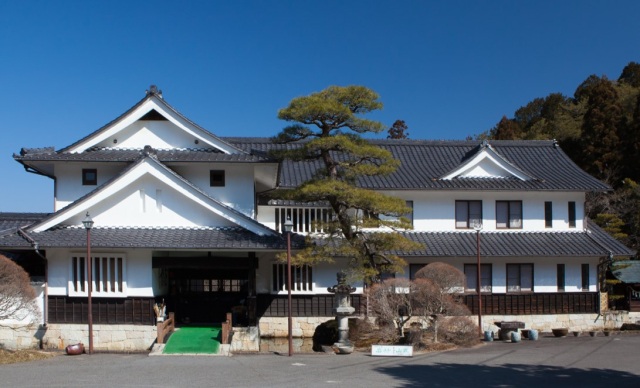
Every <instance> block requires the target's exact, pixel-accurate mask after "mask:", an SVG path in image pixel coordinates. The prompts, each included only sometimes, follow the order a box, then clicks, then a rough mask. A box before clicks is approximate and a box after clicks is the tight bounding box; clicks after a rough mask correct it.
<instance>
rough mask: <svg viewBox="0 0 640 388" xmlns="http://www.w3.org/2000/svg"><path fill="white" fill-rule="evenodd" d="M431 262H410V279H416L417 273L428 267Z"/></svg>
mask: <svg viewBox="0 0 640 388" xmlns="http://www.w3.org/2000/svg"><path fill="white" fill-rule="evenodd" d="M428 264H429V263H424V264H409V279H411V280H416V273H418V271H420V270H421V269H423V268H424V267H426V266H427V265H428Z"/></svg>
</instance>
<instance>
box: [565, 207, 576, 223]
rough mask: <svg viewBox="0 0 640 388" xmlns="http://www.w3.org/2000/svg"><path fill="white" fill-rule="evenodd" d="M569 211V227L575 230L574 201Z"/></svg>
mask: <svg viewBox="0 0 640 388" xmlns="http://www.w3.org/2000/svg"><path fill="white" fill-rule="evenodd" d="M567 211H568V213H569V216H568V218H569V227H570V228H575V227H576V203H575V202H574V201H569V205H568V209H567Z"/></svg>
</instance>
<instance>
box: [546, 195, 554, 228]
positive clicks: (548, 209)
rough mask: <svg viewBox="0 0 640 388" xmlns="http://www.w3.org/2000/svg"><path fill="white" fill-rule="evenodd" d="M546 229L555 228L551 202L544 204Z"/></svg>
mask: <svg viewBox="0 0 640 388" xmlns="http://www.w3.org/2000/svg"><path fill="white" fill-rule="evenodd" d="M544 227H545V228H552V227H553V202H551V201H547V202H545V203H544Z"/></svg>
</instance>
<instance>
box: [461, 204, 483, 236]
mask: <svg viewBox="0 0 640 388" xmlns="http://www.w3.org/2000/svg"><path fill="white" fill-rule="evenodd" d="M463 204H466V205H467V206H466V213H467V214H466V226H458V221H459V219H460V217H458V205H463ZM472 204H479V205H480V214H479V217H478V218H477V220H478V221H480V224H482V220H483V216H482V210H483V209H482V200H477V199H474V200H456V202H455V220H454V222H455V227H456V229H472V228H473V222H472V221H475V220H476V218H472V214H471V205H472Z"/></svg>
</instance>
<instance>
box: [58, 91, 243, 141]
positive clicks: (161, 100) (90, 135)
mask: <svg viewBox="0 0 640 388" xmlns="http://www.w3.org/2000/svg"><path fill="white" fill-rule="evenodd" d="M153 96H157V97H158V99H157V101H158V102H159V103H160V104H162V105H164V106H165V108H167V109H169V110H171V111H173V112H174V113H175V114H177V115H178V116H179V117H181V118H182V119H183V120H185V121H187V122H188V123H190V124H191V125H193V126H194V127H195V128H197V129H199V130H200V131H202V132H203V133H205V134H207V135H208V136H211V137H212V138H214V139H218V140H220V141H221V142H222V143H227V142H226V141H224V140H222V139H221V138H219V137H218V136H216V135H214V134H213V133H211V132H209V131H207V130H206V129H204V128H202V127H201V126H199V125H198V124H196V123H195V122H193V121H191V120H190V119H189V118H188V117H186V116H185V115H183V114H182V113H180V112H179V111H178V110H177V109H176V108H174V107H173V106H171V105H170V104H169V103H168V102H167V101H165V99H164V98H163V97H162V94H160V93H153V92H151V93H149V92H147V95H146V96H145V97H144V98H142V99H141V100H140V101H138V102H137V103H136V104H135V105H134V106H132V107H131V108H129V109H128V110H127V111H126V112H124V113H123V114H121V115H120V116H118V117H116V118H115V119H113V120H111V121H110V122H109V123H107V124H105V125H104V126H102V127H101V128H99V129H97V130H96V131H94V132H92V133H90V134H88V135H87V136H85V137H83V138H82V139H80V140H78V141H76V142H75V143H73V144H71V145H68V146H66V147H64V148H63V149H61V150H60V151H58V152H61V153H64V152H67V151H68V150H69V149H71V148H73V147H75V146H76V145H78V144H81V143H83V142H84V141H86V140H88V139H91V138H92V137H95V136H97V135H98V134H100V133H102V132H103V131H105V130H107V129H108V128H109V127H111V126H112V125H114V124H116V123H117V122H118V121H120V120H122V119H123V118H124V117H126V116H127V115H129V114H130V113H131V112H133V111H134V110H136V109H137V108H138V107H140V106H141V105H142V104H144V103H145V102H146V101H147V100H149V99H151V98H152V97H153ZM227 144H228V145H230V146H231V147H234V146H233V145H231V144H229V143H227ZM234 148H235V147H234ZM238 151H241V150H240V149H239V148H238Z"/></svg>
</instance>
